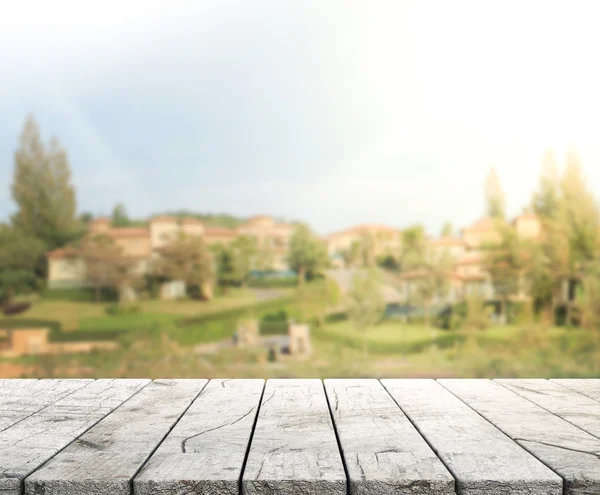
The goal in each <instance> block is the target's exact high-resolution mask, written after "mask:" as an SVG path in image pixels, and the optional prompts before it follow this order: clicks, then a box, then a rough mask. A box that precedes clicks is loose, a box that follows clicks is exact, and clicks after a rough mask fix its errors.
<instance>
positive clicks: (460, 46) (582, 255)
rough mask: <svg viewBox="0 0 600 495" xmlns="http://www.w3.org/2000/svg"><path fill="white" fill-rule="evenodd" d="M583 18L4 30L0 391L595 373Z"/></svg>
mask: <svg viewBox="0 0 600 495" xmlns="http://www.w3.org/2000/svg"><path fill="white" fill-rule="evenodd" d="M597 14H598V7H597V5H596V4H595V3H594V2H586V1H570V2H567V1H544V2H542V1H534V0H532V1H529V2H527V3H525V4H524V3H522V2H516V1H506V2H503V3H502V4H491V3H489V2H476V1H466V0H457V1H455V2H443V1H420V2H417V1H382V2H377V3H376V4H372V3H370V4H369V3H367V2H359V1H348V0H346V1H341V0H332V1H329V2H318V1H316V0H314V1H313V0H309V1H307V0H304V1H302V2H277V1H275V0H271V1H267V0H257V1H255V2H251V3H249V2H242V1H233V0H220V1H216V0H204V1H202V2H195V1H183V0H175V1H171V2H168V3H167V2H159V1H144V2H140V1H137V0H131V1H129V2H126V3H123V4H121V3H117V2H115V1H106V2H103V3H101V4H97V5H89V4H84V3H81V2H71V1H67V0H57V1H55V2H53V3H52V4H48V3H46V2H41V1H34V0H28V1H23V2H12V3H11V4H10V5H9V6H3V7H2V16H1V17H0V66H1V67H2V85H1V91H0V109H1V110H2V111H1V112H0V310H1V313H0V376H1V377H21V376H28V377H40V378H41V377H62V376H81V377H150V378H157V377H198V376H201V377H209V378H212V377H233V376H235V377H462V376H470V377H473V376H474V377H550V376H552V377H600V209H599V203H598V197H597V195H596V194H597V192H598V190H599V189H600V166H599V163H600V145H599V144H598V142H599V141H598V130H599V129H600V123H599V122H598V115H600V96H599V95H600V93H599V92H598V88H599V87H600V73H599V72H598V71H597V70H596V67H595V65H596V64H595V59H596V58H597V57H596V56H595V55H596V53H595V51H596V47H597V46H600V32H599V31H598V30H597V29H596V26H595V24H594V23H595V19H596V18H597V16H596V15H597Z"/></svg>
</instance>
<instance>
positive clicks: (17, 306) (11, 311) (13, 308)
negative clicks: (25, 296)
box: [2, 302, 31, 316]
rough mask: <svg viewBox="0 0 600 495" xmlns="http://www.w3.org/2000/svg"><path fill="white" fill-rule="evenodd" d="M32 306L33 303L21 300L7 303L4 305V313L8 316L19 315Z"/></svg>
mask: <svg viewBox="0 0 600 495" xmlns="http://www.w3.org/2000/svg"><path fill="white" fill-rule="evenodd" d="M30 307H31V303H29V302H19V303H5V304H4V305H3V306H2V313H4V314H5V315H6V316H11V315H18V314H21V313H24V312H25V311H27V310H28V309H29V308H30Z"/></svg>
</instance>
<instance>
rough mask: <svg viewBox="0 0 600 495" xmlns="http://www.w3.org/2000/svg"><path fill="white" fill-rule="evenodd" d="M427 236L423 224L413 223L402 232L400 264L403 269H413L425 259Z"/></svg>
mask: <svg viewBox="0 0 600 495" xmlns="http://www.w3.org/2000/svg"><path fill="white" fill-rule="evenodd" d="M426 240H427V237H426V235H425V229H424V228H423V226H422V225H413V226H411V227H408V228H407V229H405V230H404V231H403V232H402V248H401V250H400V266H401V269H402V270H407V269H412V268H413V267H414V265H415V264H418V263H420V262H421V260H422V259H423V256H424V254H425V246H426Z"/></svg>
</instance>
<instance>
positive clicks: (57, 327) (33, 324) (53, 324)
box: [0, 318, 62, 333]
mask: <svg viewBox="0 0 600 495" xmlns="http://www.w3.org/2000/svg"><path fill="white" fill-rule="evenodd" d="M0 328H2V329H7V330H10V329H13V328H49V329H50V332H51V333H60V332H61V330H62V326H61V324H60V322H58V321H55V320H38V319H25V318H19V319H18V320H17V319H14V320H13V319H0Z"/></svg>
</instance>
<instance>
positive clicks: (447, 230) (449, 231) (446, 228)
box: [440, 222, 454, 237]
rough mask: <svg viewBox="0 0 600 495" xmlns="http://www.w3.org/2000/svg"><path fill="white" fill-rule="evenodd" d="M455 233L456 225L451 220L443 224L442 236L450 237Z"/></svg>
mask: <svg viewBox="0 0 600 495" xmlns="http://www.w3.org/2000/svg"><path fill="white" fill-rule="evenodd" d="M453 234H454V227H453V226H452V224H451V223H450V222H445V223H444V225H442V230H441V231H440V236H441V237H449V236H451V235H453Z"/></svg>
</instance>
